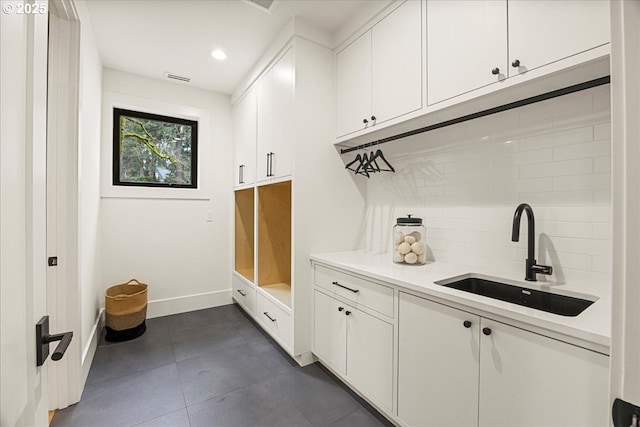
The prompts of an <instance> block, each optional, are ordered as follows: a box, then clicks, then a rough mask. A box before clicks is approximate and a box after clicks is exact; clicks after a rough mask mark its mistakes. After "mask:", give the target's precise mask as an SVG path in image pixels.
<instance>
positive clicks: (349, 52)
mask: <svg viewBox="0 0 640 427" xmlns="http://www.w3.org/2000/svg"><path fill="white" fill-rule="evenodd" d="M336 91H337V92H336V102H337V106H336V107H337V108H336V114H337V115H336V127H337V134H338V137H340V136H343V135H347V134H349V133H352V132H355V131H358V130H360V129H364V127H365V124H364V123H363V120H365V119H366V120H367V121H369V123H370V119H371V31H367V32H366V33H365V34H363V35H362V36H360V37H359V38H358V39H357V40H355V41H354V42H353V43H351V44H350V45H349V46H347V47H346V48H344V49H343V50H341V51H340V52H338V54H337V55H336Z"/></svg>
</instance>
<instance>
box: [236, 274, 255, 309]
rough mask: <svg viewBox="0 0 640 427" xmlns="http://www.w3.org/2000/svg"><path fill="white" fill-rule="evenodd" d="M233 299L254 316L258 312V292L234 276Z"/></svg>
mask: <svg viewBox="0 0 640 427" xmlns="http://www.w3.org/2000/svg"><path fill="white" fill-rule="evenodd" d="M231 282H232V287H233V294H232V296H233V299H234V300H236V302H237V303H238V304H240V305H241V306H242V308H244V309H245V310H246V311H247V312H248V313H249V314H251V315H252V316H254V315H255V312H256V290H255V289H254V288H252V287H251V286H249V285H247V284H246V283H245V282H244V281H243V280H242V279H240V278H239V277H236V276H235V275H233V276H232V281H231Z"/></svg>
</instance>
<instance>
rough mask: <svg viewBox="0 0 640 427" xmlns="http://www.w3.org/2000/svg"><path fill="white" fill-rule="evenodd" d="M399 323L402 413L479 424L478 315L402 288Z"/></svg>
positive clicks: (409, 420)
mask: <svg viewBox="0 0 640 427" xmlns="http://www.w3.org/2000/svg"><path fill="white" fill-rule="evenodd" d="M464 322H469V323H467V324H466V325H468V327H465V323H464ZM398 326H399V329H398V337H399V338H398V340H399V342H398V417H399V418H400V419H401V420H402V421H404V422H405V423H406V424H407V425H411V426H442V427H445V426H450V427H470V426H477V425H478V373H479V365H478V363H479V360H480V354H479V342H478V341H479V339H480V335H479V333H480V318H479V317H478V316H476V315H472V314H470V313H466V312H464V311H460V310H457V309H453V308H451V307H447V306H445V305H442V304H437V303H434V302H431V301H429V300H426V299H424V298H418V297H415V296H413V295H409V294H405V293H403V292H401V293H400V308H399V325H398Z"/></svg>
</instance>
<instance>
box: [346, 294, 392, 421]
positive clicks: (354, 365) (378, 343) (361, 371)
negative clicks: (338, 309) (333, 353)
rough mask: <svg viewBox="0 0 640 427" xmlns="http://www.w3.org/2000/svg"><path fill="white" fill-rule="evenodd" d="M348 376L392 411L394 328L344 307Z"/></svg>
mask: <svg viewBox="0 0 640 427" xmlns="http://www.w3.org/2000/svg"><path fill="white" fill-rule="evenodd" d="M344 314H345V317H347V319H348V320H347V377H348V378H349V379H351V380H352V381H353V382H354V384H356V385H357V386H358V388H359V389H361V390H363V391H364V392H365V393H367V394H368V395H369V396H371V397H372V398H373V399H375V400H377V401H378V402H380V403H381V404H382V405H384V406H385V407H387V408H388V409H389V410H393V398H392V396H393V325H390V324H389V323H387V322H383V321H382V320H380V319H377V318H375V317H373V316H371V315H369V314H367V313H364V312H362V311H360V310H355V309H352V308H351V307H348V306H347V307H346V308H345V311H344Z"/></svg>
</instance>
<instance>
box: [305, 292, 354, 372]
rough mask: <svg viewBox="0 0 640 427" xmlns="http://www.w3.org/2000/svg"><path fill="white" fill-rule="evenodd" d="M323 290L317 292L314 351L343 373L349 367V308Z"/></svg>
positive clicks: (315, 299) (315, 300)
mask: <svg viewBox="0 0 640 427" xmlns="http://www.w3.org/2000/svg"><path fill="white" fill-rule="evenodd" d="M347 307H348V306H347V305H346V304H342V303H341V302H340V301H337V300H335V299H333V298H331V297H329V296H327V295H325V294H323V293H322V292H318V291H316V292H315V297H314V310H313V312H314V322H313V327H314V330H313V352H314V353H315V354H316V355H317V356H318V357H319V358H320V359H322V361H323V362H326V363H329V364H330V365H331V367H333V368H334V369H336V370H337V371H338V372H340V373H341V374H345V373H346V369H347V359H346V357H347V317H346V316H345V315H344V313H345V310H346V309H347Z"/></svg>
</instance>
